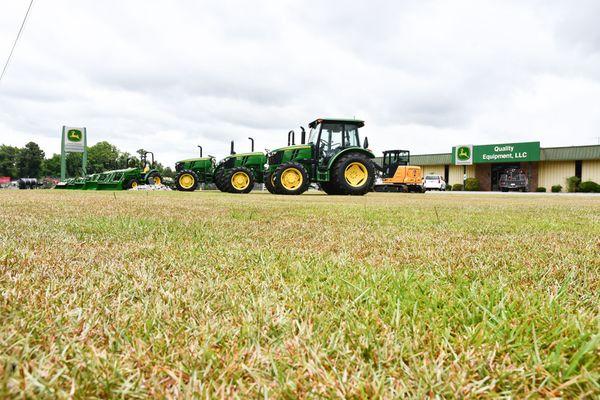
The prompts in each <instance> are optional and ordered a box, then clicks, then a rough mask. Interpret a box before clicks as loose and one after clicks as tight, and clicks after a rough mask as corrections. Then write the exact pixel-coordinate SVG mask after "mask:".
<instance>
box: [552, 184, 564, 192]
mask: <svg viewBox="0 0 600 400" xmlns="http://www.w3.org/2000/svg"><path fill="white" fill-rule="evenodd" d="M561 191H562V186H560V185H553V186H552V193H560V192H561Z"/></svg>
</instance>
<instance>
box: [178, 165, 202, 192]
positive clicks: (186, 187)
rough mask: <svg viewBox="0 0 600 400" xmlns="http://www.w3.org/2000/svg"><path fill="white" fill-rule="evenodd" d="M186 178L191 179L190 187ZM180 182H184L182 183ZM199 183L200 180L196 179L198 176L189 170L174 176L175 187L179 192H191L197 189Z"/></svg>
mask: <svg viewBox="0 0 600 400" xmlns="http://www.w3.org/2000/svg"><path fill="white" fill-rule="evenodd" d="M186 176H187V177H190V178H191V179H192V185H191V186H190V185H189V183H188V182H187V179H186ZM182 178H183V179H182ZM182 180H183V181H184V182H183V183H182ZM199 182H200V179H199V178H198V175H197V174H196V173H195V172H194V171H192V170H191V169H184V170H181V171H179V172H178V173H177V175H175V187H176V188H177V190H179V191H181V192H193V191H194V190H196V188H197V187H198V183H199Z"/></svg>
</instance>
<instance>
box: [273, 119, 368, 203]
mask: <svg viewBox="0 0 600 400" xmlns="http://www.w3.org/2000/svg"><path fill="white" fill-rule="evenodd" d="M308 126H309V128H310V132H309V135H308V141H306V132H305V129H304V128H301V130H302V137H301V143H300V144H298V145H296V144H295V143H294V141H295V132H294V131H290V132H289V133H288V146H286V147H282V148H279V149H275V150H273V151H271V152H269V153H268V155H267V161H268V165H267V169H266V171H265V175H264V183H265V186H266V188H267V190H268V191H269V192H271V193H274V194H283V195H298V194H302V193H304V192H305V191H306V190H307V189H308V188H309V185H310V184H311V183H316V184H318V185H319V187H320V188H321V189H322V190H323V191H324V192H325V193H327V194H337V195H364V194H366V193H368V192H369V191H371V190H372V187H373V182H374V180H375V164H374V162H373V158H375V155H374V154H373V153H372V152H371V151H370V150H369V149H368V139H367V138H365V139H364V143H363V145H362V146H361V143H360V136H359V132H358V131H359V128H362V127H363V126H364V121H361V120H356V119H337V118H319V119H316V120H314V121H313V122H311V123H310V124H309V125H308Z"/></svg>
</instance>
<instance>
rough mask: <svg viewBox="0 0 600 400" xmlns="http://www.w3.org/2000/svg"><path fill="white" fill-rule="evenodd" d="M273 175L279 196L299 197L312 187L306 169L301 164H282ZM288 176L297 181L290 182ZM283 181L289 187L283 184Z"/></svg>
mask: <svg viewBox="0 0 600 400" xmlns="http://www.w3.org/2000/svg"><path fill="white" fill-rule="evenodd" d="M273 174H274V176H273V181H274V183H275V190H276V191H277V194H285V195H299V194H302V193H304V192H306V191H307V190H308V186H309V185H310V180H309V177H308V172H306V168H304V166H303V165H302V164H300V163H296V162H288V163H284V164H281V165H280V166H279V167H277V169H276V170H275V172H274V173H273ZM286 176H289V177H293V178H294V179H296V180H295V181H292V180H289V179H287V178H286ZM298 178H299V180H298ZM282 179H284V180H285V182H286V183H287V185H288V186H287V187H286V185H285V184H284V182H282Z"/></svg>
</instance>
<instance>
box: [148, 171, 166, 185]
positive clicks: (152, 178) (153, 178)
mask: <svg viewBox="0 0 600 400" xmlns="http://www.w3.org/2000/svg"><path fill="white" fill-rule="evenodd" d="M162 182H163V179H162V176H160V174H159V173H158V172H157V171H154V172H150V173H149V174H148V176H147V177H146V184H148V185H162Z"/></svg>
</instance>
